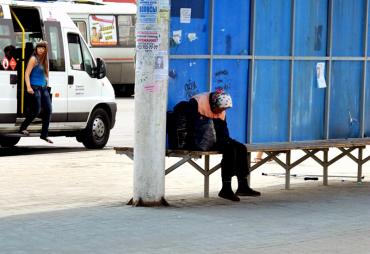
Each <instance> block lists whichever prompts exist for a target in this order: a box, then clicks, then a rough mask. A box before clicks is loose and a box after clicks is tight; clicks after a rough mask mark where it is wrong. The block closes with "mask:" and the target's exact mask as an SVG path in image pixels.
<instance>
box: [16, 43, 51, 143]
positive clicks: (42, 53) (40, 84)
mask: <svg viewBox="0 0 370 254" xmlns="http://www.w3.org/2000/svg"><path fill="white" fill-rule="evenodd" d="M47 53H48V43H47V42H46V41H40V42H38V43H37V44H36V48H35V51H34V53H33V54H32V56H31V58H30V60H29V61H28V64H27V68H26V73H25V81H26V86H27V93H29V94H30V95H31V96H34V97H35V99H34V102H35V105H34V108H33V110H32V112H31V113H30V114H29V115H27V117H26V119H25V120H24V122H23V123H22V125H21V128H20V130H19V132H20V133H22V134H24V135H29V132H28V131H27V130H26V129H27V127H28V126H29V125H30V123H31V122H32V121H33V120H34V119H35V118H36V117H37V116H38V115H39V114H40V112H41V108H42V109H43V116H42V130H41V136H40V138H41V139H43V140H45V141H46V142H48V143H53V141H52V140H51V139H49V137H48V132H49V123H50V118H51V100H50V93H49V90H48V89H47V83H48V77H49V64H48V57H47Z"/></svg>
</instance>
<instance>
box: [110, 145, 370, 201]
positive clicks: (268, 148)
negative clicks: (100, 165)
mask: <svg viewBox="0 0 370 254" xmlns="http://www.w3.org/2000/svg"><path fill="white" fill-rule="evenodd" d="M369 144H370V139H369V138H365V139H342V140H324V141H312V142H311V141H310V142H294V143H275V144H273V143H270V144H263V145H258V144H247V145H246V149H247V154H248V157H249V160H248V161H249V167H250V172H252V171H254V170H256V169H257V168H259V167H260V166H262V165H264V164H265V163H266V162H268V161H269V160H271V159H272V160H274V161H275V162H276V163H277V164H278V165H280V166H281V167H282V168H283V169H285V188H286V189H289V188H290V176H291V170H292V169H293V168H294V167H296V166H298V165H299V164H301V163H302V162H304V161H305V160H307V159H309V158H312V159H313V160H314V161H316V162H317V163H318V164H319V165H320V166H322V168H323V184H324V185H328V177H329V175H328V172H329V166H330V165H332V164H333V163H334V162H337V161H338V160H339V159H341V158H343V157H345V156H348V157H349V158H351V159H352V160H353V161H354V162H355V163H357V181H358V182H361V181H362V179H363V177H362V166H363V165H364V164H365V163H366V162H368V161H369V160H370V155H369V156H368V157H365V158H364V157H363V150H364V149H365V148H366V145H369ZM330 148H336V149H338V150H339V151H340V153H339V154H338V155H336V156H334V157H333V158H331V159H329V149H330ZM356 149H358V155H357V157H356V156H354V155H353V154H351V152H353V151H355V150H356ZM114 150H115V151H116V153H117V154H125V155H127V156H128V157H129V158H131V159H132V160H133V159H134V149H133V148H132V147H115V148H114ZM292 150H301V151H303V152H304V155H302V156H301V157H300V158H298V159H297V160H295V161H292V158H291V152H292ZM259 151H261V152H264V153H265V154H266V155H267V156H266V157H265V158H264V159H262V160H261V161H260V162H258V163H255V164H253V165H252V164H251V153H252V152H259ZM318 152H322V153H323V156H322V159H320V158H319V157H318V156H317V153H318ZM281 153H283V154H285V161H283V160H281V159H280V158H279V157H277V156H278V154H281ZM212 155H221V153H220V152H219V151H207V152H203V151H189V150H166V156H167V157H179V158H180V160H179V161H178V162H176V163H175V164H173V165H172V166H170V167H169V168H167V169H166V170H165V174H166V175H167V174H169V173H170V172H172V171H174V170H175V169H177V168H178V167H180V166H181V165H183V164H185V163H189V164H190V165H192V166H193V167H194V168H195V169H196V170H198V171H199V172H200V173H201V174H202V175H203V176H204V197H209V176H210V175H211V174H213V173H214V172H215V171H217V170H218V169H219V168H221V163H218V164H217V165H216V166H214V167H212V168H210V156H212ZM203 156H204V166H203V167H202V166H200V165H199V164H198V163H196V162H195V161H194V160H195V159H200V158H202V157H203ZM248 180H250V179H249V178H248Z"/></svg>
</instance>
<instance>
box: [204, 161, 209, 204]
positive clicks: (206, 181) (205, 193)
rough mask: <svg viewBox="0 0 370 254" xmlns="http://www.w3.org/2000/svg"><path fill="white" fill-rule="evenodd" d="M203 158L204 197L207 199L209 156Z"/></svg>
mask: <svg viewBox="0 0 370 254" xmlns="http://www.w3.org/2000/svg"><path fill="white" fill-rule="evenodd" d="M204 157H205V158H204V171H205V172H204V197H205V198H209V155H205V156H204Z"/></svg>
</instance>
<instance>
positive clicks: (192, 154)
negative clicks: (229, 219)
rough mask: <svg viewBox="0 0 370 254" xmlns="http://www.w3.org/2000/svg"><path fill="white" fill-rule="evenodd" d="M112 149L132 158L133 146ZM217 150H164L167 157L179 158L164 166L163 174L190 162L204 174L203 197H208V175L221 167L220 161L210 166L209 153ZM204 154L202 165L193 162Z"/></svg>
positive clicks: (214, 153)
mask: <svg viewBox="0 0 370 254" xmlns="http://www.w3.org/2000/svg"><path fill="white" fill-rule="evenodd" d="M114 150H115V151H116V153H117V154H125V155H127V156H128V157H129V158H130V159H132V160H133V159H134V148H132V147H114ZM220 154H221V153H220V152H218V151H206V152H203V151H189V150H166V156H167V157H178V158H180V159H179V161H177V162H176V163H175V164H173V165H172V166H170V167H168V168H166V170H165V175H167V174H169V173H171V172H172V171H174V170H175V169H177V168H178V167H180V166H182V165H183V164H185V163H188V164H190V165H191V166H193V167H194V168H195V169H196V170H198V171H199V173H201V174H202V175H203V176H204V197H206V198H208V197H209V176H210V175H211V174H213V173H214V172H216V171H217V170H218V169H219V168H221V163H218V164H217V165H215V166H213V167H212V168H210V156H211V155H220ZM203 156H204V166H203V167H202V166H200V165H199V164H198V163H196V162H195V159H201V158H202V157H203Z"/></svg>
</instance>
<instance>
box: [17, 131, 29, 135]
mask: <svg viewBox="0 0 370 254" xmlns="http://www.w3.org/2000/svg"><path fill="white" fill-rule="evenodd" d="M19 133H20V134H23V135H25V136H29V135H30V133H29V132H28V131H27V130H20V131H19Z"/></svg>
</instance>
